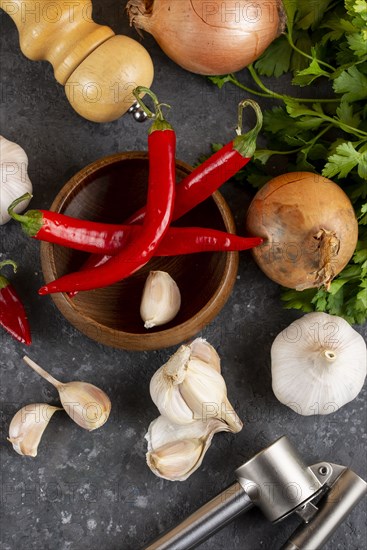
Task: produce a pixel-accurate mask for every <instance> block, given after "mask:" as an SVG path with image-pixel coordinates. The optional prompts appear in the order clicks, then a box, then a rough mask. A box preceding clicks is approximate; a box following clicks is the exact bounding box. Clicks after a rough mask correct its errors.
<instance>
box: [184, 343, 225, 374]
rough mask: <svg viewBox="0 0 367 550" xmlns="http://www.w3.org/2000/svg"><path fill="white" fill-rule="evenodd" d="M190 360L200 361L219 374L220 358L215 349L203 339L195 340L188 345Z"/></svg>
mask: <svg viewBox="0 0 367 550" xmlns="http://www.w3.org/2000/svg"><path fill="white" fill-rule="evenodd" d="M190 349H191V358H192V359H194V358H196V359H200V360H201V361H203V362H204V363H206V364H207V365H209V366H210V367H212V368H213V369H215V370H216V371H218V372H220V371H221V367H220V357H219V355H218V353H217V351H216V349H215V348H214V347H213V346H212V345H211V344H209V342H207V341H206V340H204V338H196V339H195V340H194V341H193V342H191V344H190Z"/></svg>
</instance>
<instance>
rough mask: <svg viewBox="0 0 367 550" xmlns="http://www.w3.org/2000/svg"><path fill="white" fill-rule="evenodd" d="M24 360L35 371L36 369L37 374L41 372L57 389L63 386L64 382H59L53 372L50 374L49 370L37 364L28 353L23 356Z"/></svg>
mask: <svg viewBox="0 0 367 550" xmlns="http://www.w3.org/2000/svg"><path fill="white" fill-rule="evenodd" d="M23 361H24V362H25V363H27V365H28V366H29V367H31V368H32V369H33V370H34V371H36V373H37V374H39V375H40V376H42V378H44V379H45V380H47V382H50V384H52V385H53V386H54V387H55V388H56V389H58V390H60V388H61V387H62V386H63V384H62V382H59V381H58V380H56V378H54V377H53V376H51V374H49V373H48V372H47V371H45V370H44V369H43V368H42V367H40V366H39V365H37V363H35V362H34V361H32V359H30V358H29V357H27V355H25V356H24V357H23Z"/></svg>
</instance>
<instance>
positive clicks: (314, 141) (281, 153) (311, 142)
mask: <svg viewBox="0 0 367 550" xmlns="http://www.w3.org/2000/svg"><path fill="white" fill-rule="evenodd" d="M332 126H333V125H332V124H328V125H327V126H326V127H325V128H323V129H322V130H321V132H319V133H318V134H317V136H315V137H314V138H313V139H312V140H311V141H309V142H308V143H307V147H308V148H311V147H313V146H314V145H315V143H316V142H317V141H318V140H319V139H320V137H321V136H323V135H324V134H326V132H328V131H329V130H330V129H331V128H332ZM304 148H305V145H301V146H300V147H297V149H287V150H286V151H273V150H272V149H257V150H256V152H255V158H256V154H257V153H260V154H261V153H271V154H272V155H292V154H294V153H299V152H300V151H302V149H304Z"/></svg>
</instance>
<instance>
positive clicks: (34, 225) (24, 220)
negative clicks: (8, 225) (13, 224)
mask: <svg viewBox="0 0 367 550" xmlns="http://www.w3.org/2000/svg"><path fill="white" fill-rule="evenodd" d="M31 198H32V195H31V194H30V193H25V194H24V195H22V196H21V197H18V198H17V199H15V200H14V201H13V202H12V203H11V205H10V206H9V207H8V214H9V216H10V217H11V218H13V220H15V221H17V222H19V223H21V225H22V229H23V231H24V233H26V235H28V236H29V237H34V236H35V235H37V233H38V231H39V230H40V229H41V227H42V217H43V216H42V212H40V211H39V210H28V212H26V213H25V214H17V213H16V212H14V209H15V208H16V207H17V206H18V204H20V203H22V202H23V201H25V200H28V201H29V200H30V199H31Z"/></svg>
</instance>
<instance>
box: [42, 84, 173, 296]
mask: <svg viewBox="0 0 367 550" xmlns="http://www.w3.org/2000/svg"><path fill="white" fill-rule="evenodd" d="M142 92H145V93H146V94H148V95H149V96H150V97H151V98H152V99H153V101H154V105H155V108H156V116H155V118H156V120H155V121H154V122H153V125H152V127H151V129H150V134H149V138H148V151H149V185H148V198H147V208H146V216H145V219H144V223H143V227H142V231H141V233H140V234H139V235H138V236H137V237H136V239H135V240H134V241H130V242H129V243H128V244H127V246H126V247H125V248H123V249H122V250H121V252H119V253H118V254H116V255H115V256H113V257H112V258H111V259H110V260H109V261H108V262H106V263H105V264H103V265H100V266H99V267H95V268H93V269H88V270H83V271H80V272H77V273H71V274H69V275H65V276H64V277H60V278H59V279H57V280H56V281H53V282H52V283H50V284H48V285H45V286H43V287H42V288H41V289H40V290H39V294H41V295H44V294H51V293H54V292H70V291H74V290H78V291H79V290H91V289H94V288H101V287H105V286H108V285H111V284H113V283H116V282H117V281H120V280H121V279H125V278H126V277H128V276H129V275H131V274H132V273H134V272H135V271H137V270H138V269H140V268H141V267H142V266H143V265H145V264H146V263H147V262H148V261H149V260H150V258H151V257H152V256H153V255H154V253H155V251H156V249H157V248H158V246H159V244H160V242H161V240H162V239H163V237H164V235H165V233H166V231H167V229H168V227H169V224H170V222H171V219H172V213H173V206H174V197H175V187H176V182H175V146H176V135H175V132H174V131H173V129H172V126H171V125H170V124H168V122H166V120H165V119H164V117H163V114H162V109H161V108H162V105H161V104H160V103H159V102H158V99H157V97H156V96H155V94H153V93H152V92H151V91H150V90H149V89H148V88H144V87H141V86H140V87H138V88H136V89H135V90H134V95H135V97H137V99H138V101H139V102H140V104H141V105H142V106H143V107H144V108H146V107H145V105H144V104H142V102H141V100H140V98H139V94H140V93H142ZM149 113H150V114H151V116H152V113H151V112H150V111H149Z"/></svg>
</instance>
